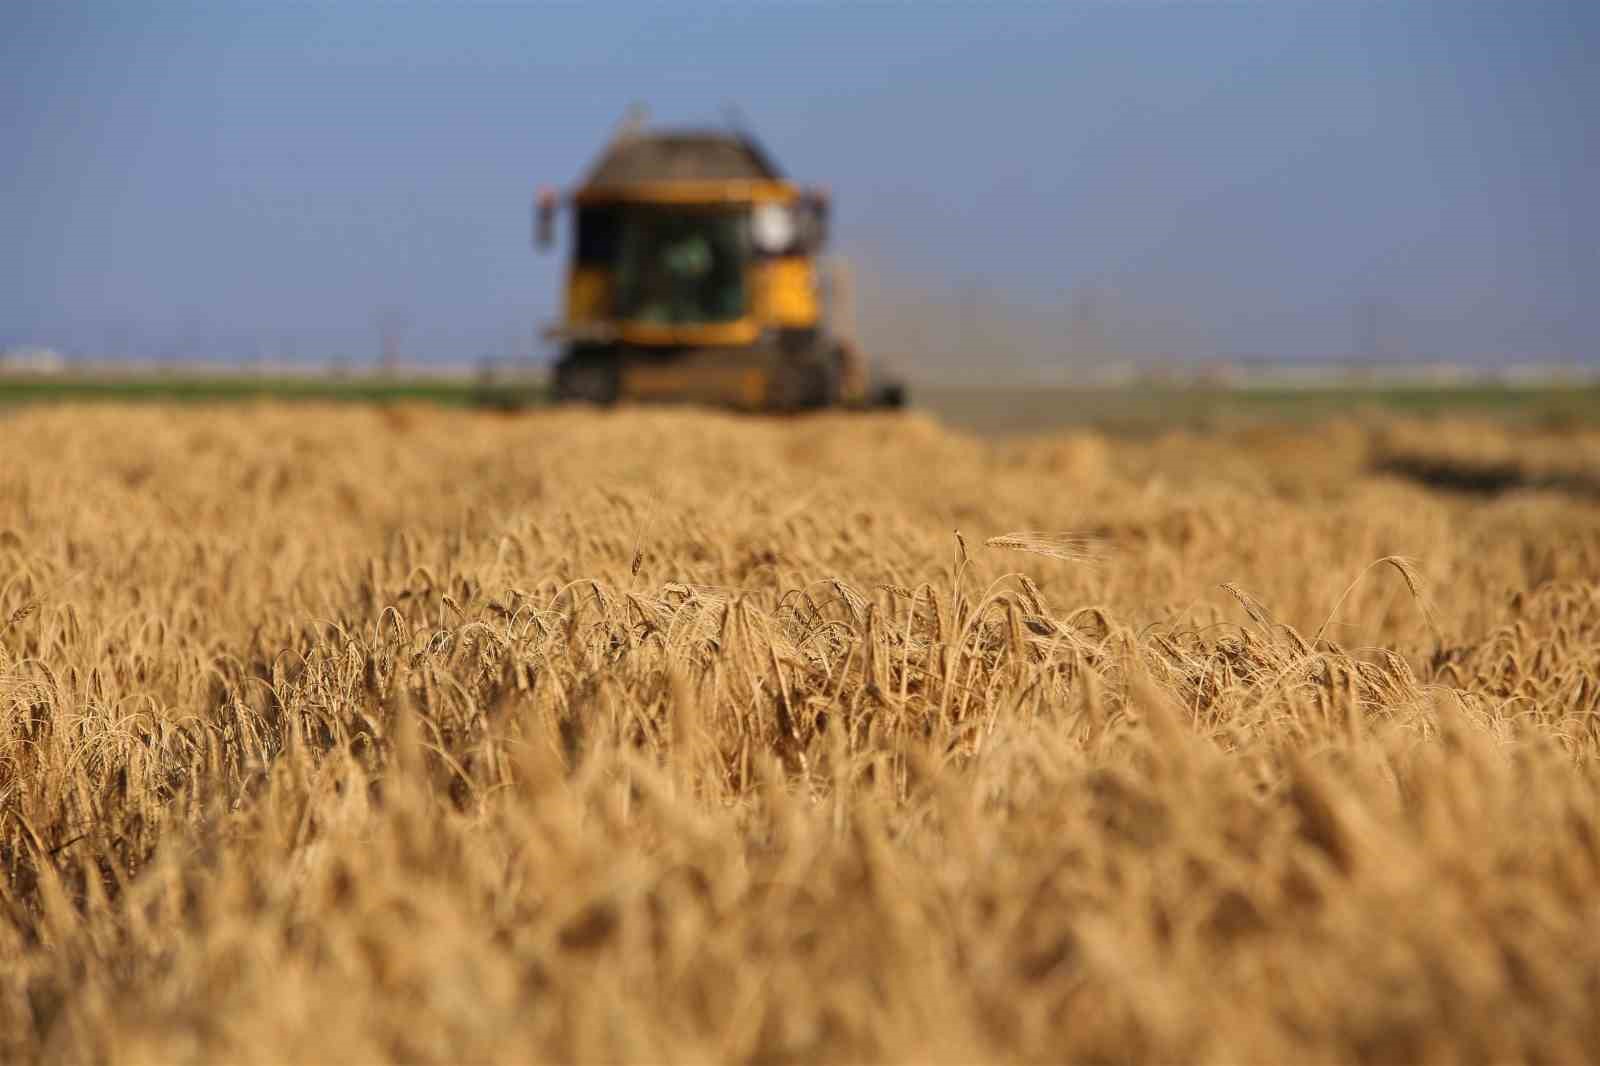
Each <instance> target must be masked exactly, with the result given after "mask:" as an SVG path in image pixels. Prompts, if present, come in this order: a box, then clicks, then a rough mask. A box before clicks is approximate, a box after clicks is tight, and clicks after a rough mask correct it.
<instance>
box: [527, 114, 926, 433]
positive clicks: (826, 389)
mask: <svg viewBox="0 0 1600 1066" xmlns="http://www.w3.org/2000/svg"><path fill="white" fill-rule="evenodd" d="M827 208H828V203H827V197H826V195H825V194H824V193H822V192H820V191H816V190H802V189H800V188H799V187H797V186H796V185H794V184H792V183H791V182H789V181H788V180H786V179H785V178H784V177H783V175H782V174H781V173H780V172H779V171H778V169H777V168H776V167H775V166H774V165H773V163H772V161H771V160H770V159H769V157H768V156H767V154H766V153H765V152H764V151H763V150H762V149H761V147H760V146H759V145H758V144H757V143H756V142H755V141H754V139H753V138H751V137H750V136H749V135H747V134H742V133H727V132H720V131H718V132H705V131H693V130H690V131H662V132H645V131H643V130H640V129H637V128H629V129H624V130H623V131H622V132H621V133H620V134H619V135H618V136H617V137H616V138H615V139H614V140H613V141H612V143H611V144H610V145H609V146H608V147H607V148H606V150H605V152H604V153H603V154H602V155H601V157H600V159H599V160H598V162H596V163H595V165H594V166H593V168H591V170H590V171H589V173H588V175H587V177H585V178H584V180H583V182H582V184H580V185H579V186H578V187H577V189H576V190H573V191H571V192H568V193H560V192H556V191H554V190H544V191H541V193H540V194H539V198H538V203H537V208H536V218H537V222H536V235H535V243H536V244H537V246H538V247H540V248H541V249H547V248H549V247H551V245H552V244H553V243H554V233H555V220H556V215H557V213H558V212H559V211H561V210H563V209H568V210H570V213H571V217H572V221H573V239H572V241H571V245H572V253H571V262H570V265H569V267H568V270H567V275H566V303H565V313H564V316H563V319H562V321H561V322H560V323H559V324H557V325H556V326H554V327H552V328H551V329H549V330H547V331H546V337H547V338H549V339H553V340H558V341H559V342H560V343H561V345H562V352H561V357H560V360H559V361H558V362H557V364H556V367H555V375H554V394H555V397H556V399H557V400H558V401H560V402H569V403H570V402H578V403H593V404H611V403H615V402H617V401H619V400H627V401H679V402H684V401H688V402H701V403H717V404H727V405H732V406H736V407H741V408H745V409H750V410H781V411H797V410H804V409H809V408H821V407H835V406H845V407H871V406H899V405H900V404H902V403H903V402H904V389H903V388H902V387H901V386H900V385H898V384H894V383H889V382H884V381H879V380H875V378H874V376H873V373H872V370H871V368H870V367H869V366H868V365H867V363H866V361H865V360H864V359H863V358H862V357H861V355H860V353H859V351H858V350H857V348H856V345H855V343H854V341H853V339H852V337H851V336H850V330H849V312H850V300H849V296H850V293H849V278H848V275H847V273H846V272H845V270H844V268H843V264H842V263H822V262H820V261H819V253H820V251H821V249H822V247H823V245H824V243H825V239H826V231H827V215H828V210H827Z"/></svg>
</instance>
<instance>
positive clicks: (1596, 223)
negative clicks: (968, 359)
mask: <svg viewBox="0 0 1600 1066" xmlns="http://www.w3.org/2000/svg"><path fill="white" fill-rule="evenodd" d="M5 21H6V24H7V32H6V33H5V34H4V35H0V64H3V69H4V70H5V74H4V81H3V83H0V119H3V120H4V125H3V127H0V128H3V129H4V130H5V131H6V132H5V134H4V135H5V137H6V138H7V140H8V142H9V143H8V144H7V146H6V148H7V150H6V151H5V153H4V154H3V156H0V166H3V167H4V170H5V177H6V188H7V189H8V190H9V195H8V196H7V197H5V198H4V200H3V201H0V234H3V235H4V236H5V244H6V246H7V248H8V249H9V250H10V254H9V255H7V256H5V257H4V258H3V259H0V344H13V343H46V344H53V345H57V346H61V347H64V348H66V349H68V350H74V351H88V352H106V353H111V354H128V355H142V356H144V355H161V354H174V355H184V356H213V357H219V358H246V357H251V356H258V355H267V356H278V355H291V356H296V357H300V358H306V359H313V358H315V359H320V358H323V357H325V356H328V355H332V354H344V355H348V356H352V357H354V358H356V359H358V360H359V359H368V358H371V357H372V356H373V355H374V353H375V352H376V349H377V347H378V330H377V327H376V325H375V321H376V318H377V316H378V315H379V313H380V312H381V311H382V310H383V309H385V308H398V309H401V311H402V312H403V316H404V320H405V322H406V323H407V326H406V329H405V333H404V345H405V347H406V349H407V351H408V353H411V354H415V355H417V356H419V357H432V358H440V359H464V358H474V357H477V356H479V355H483V354H486V353H489V352H504V351H507V350H514V349H517V348H519V347H520V348H522V349H526V348H527V347H528V345H529V340H528V338H529V336H530V335H531V333H532V330H533V326H534V324H535V323H536V322H538V321H540V320H542V319H544V318H546V317H548V316H549V314H550V313H551V309H552V308H553V307H554V306H555V304H556V301H557V295H558V294H557V288H558V282H559V274H558V263H557V260H556V259H555V258H552V257H543V258H541V257H538V256H536V255H535V254H534V253H533V251H532V250H531V248H530V247H529V241H528V229H529V218H528V215H529V201H530V197H531V194H532V191H533V189H534V187H535V186H536V185H538V184H540V183H545V182H553V183H567V182H570V181H572V180H573V179H574V178H576V177H577V176H578V175H579V173H580V172H581V171H582V170H583V168H584V167H585V166H586V165H587V164H588V162H589V160H590V159H591V158H592V156H593V155H594V153H595V152H596V151H597V150H598V149H599V148H600V147H601V145H602V144H603V142H604V140H605V138H606V137H607V135H608V133H609V131H610V129H611V128H612V127H613V126H614V124H615V123H616V122H617V120H618V118H619V117H620V116H621V114H622V113H623V112H624V110H625V109H626V108H627V106H628V105H629V104H630V103H632V102H634V101H643V102H645V103H647V104H648V105H649V107H650V108H651V110H652V112H653V114H654V115H655V116H656V117H657V118H658V119H660V120H663V121H671V122H696V121H698V122H701V123H705V122H710V123H717V122H719V121H721V120H722V116H723V115H724V114H725V112H726V110H727V108H728V106H729V105H734V106H736V107H737V108H738V109H739V111H740V112H741V113H742V114H743V115H744V116H745V120H746V121H747V122H748V124H749V125H750V126H751V127H753V128H754V129H755V130H756V132H757V133H759V134H760V135H761V137H762V138H763V139H764V140H765V141H766V142H767V144H768V145H769V147H770V148H771V149H772V151H773V153H774V154H775V155H776V156H777V157H778V159H779V161H780V163H782V164H783V165H784V166H785V167H786V168H787V169H788V170H789V171H790V172H791V173H792V174H793V175H794V176H796V177H798V178H801V179H804V180H814V181H819V182H822V183H825V184H827V185H828V186H829V187H830V188H831V189H832V190H833V192H834V196H835V202H836V215H835V235H836V238H837V243H838V245H839V247H840V248H841V249H842V250H844V251H846V252H848V253H849V254H850V256H851V258H852V260H853V261H854V262H855V263H856V271H857V274H858V275H866V278H865V280H864V281H863V283H862V285H861V289H862V293H861V303H862V307H861V309H860V315H861V317H862V319H863V321H864V323H865V327H864V328H865V329H866V330H867V331H868V332H869V334H870V335H872V336H874V337H876V338H880V343H883V344H887V345H891V346H894V345H898V346H901V347H917V346H919V345H920V346H925V347H928V348H929V349H930V351H931V349H933V348H935V347H937V344H935V343H933V342H932V341H929V340H928V336H929V330H930V329H931V331H932V333H933V334H935V335H936V339H939V338H942V339H943V340H944V341H945V342H946V344H947V346H948V341H949V335H950V333H951V331H952V328H954V327H949V328H947V327H945V326H941V325H937V324H936V325H934V326H931V327H930V326H929V325H928V323H930V322H932V323H940V322H949V321H952V320H951V319H950V314H951V311H950V309H951V307H952V305H953V304H957V303H960V302H961V301H969V302H976V303H979V304H981V305H982V306H983V307H984V309H985V310H984V314H985V315H986V316H988V317H987V318H986V321H1016V322H1026V323H1027V325H1026V327H1025V328H1024V327H1017V328H1016V329H1015V330H1012V331H1011V332H1010V333H1004V331H1001V332H1000V333H997V334H996V338H995V339H994V340H993V342H992V346H995V347H1004V346H1006V345H1010V346H1013V347H1030V348H1033V349H1047V348H1049V347H1050V346H1051V344H1052V343H1053V341H1052V340H1051V338H1057V337H1062V336H1066V335H1068V334H1071V333H1072V331H1073V330H1075V329H1076V330H1078V331H1079V332H1078V333H1077V334H1074V335H1075V336H1078V337H1079V339H1080V340H1081V338H1082V336H1083V335H1084V331H1085V330H1086V329H1087V327H1086V326H1085V325H1084V323H1085V322H1086V321H1092V324H1093V331H1094V333H1095V335H1096V337H1097V338H1098V340H1097V341H1096V342H1095V343H1096V344H1099V345H1101V346H1104V347H1108V348H1115V349H1117V350H1118V351H1121V352H1124V353H1138V354H1173V355H1191V356H1215V355H1249V356H1271V357H1280V358H1288V359H1295V358H1323V357H1329V356H1340V355H1346V354H1349V353H1351V352H1352V351H1356V352H1360V353H1363V354H1365V353H1368V352H1371V353H1376V354H1378V355H1381V356H1383V357H1387V358H1400V357H1408V356H1425V357H1454V358H1461V359H1464V360H1474V361H1484V360H1496V359H1549V358H1583V359H1588V360H1600V301H1596V300H1595V299H1594V295H1595V294H1596V293H1597V292H1600V208H1597V206H1596V197H1595V193H1594V190H1595V189H1600V64H1596V63H1594V62H1593V60H1592V56H1593V55H1595V54H1596V53H1597V49H1600V4H1594V3H1584V2H1571V3H1557V2H1541V0H1510V2H1504V3H1492V2H1488V0H1481V2H1480V0H1434V2H1430V0H1413V2H1402V0H1388V2H1382V0H1379V2H1371V3H1366V2H1361V0H1315V2H1306V3H1295V2H1291V0H1240V2H1235V3H1225V4H1224V3H1217V4H1211V3H1202V2H1194V0H1190V2H1171V3H1156V2H1145V0H1098V2H1085V3H1059V4H1042V3H1031V4H1016V3H1010V4H1008V3H991V4H982V5H979V4H970V5H969V4H956V3H928V4H820V3H816V4H799V3H762V2H751V0H747V2H744V3H736V4H688V5H667V4H651V3H624V4H599V3H595V4H549V5H520V4H488V3H451V4H444V3H439V4H425V3H385V4H377V3H354V2H349V3H337V4H321V5H314V4H294V3H274V4H244V3H212V4H176V3H149V4H135V3H131V2H130V3H106V4H89V3H66V2H64V3H39V4H29V3H18V2H13V3H12V4H10V5H8V6H7V8H6V12H5ZM940 315H944V316H945V317H944V318H943V319H941V318H940V317H939V316H940ZM918 321H920V322H921V323H922V325H921V326H920V327H918V326H915V323H916V322H918ZM919 330H920V331H919ZM1060 343H1061V345H1062V346H1065V347H1072V346H1073V344H1074V343H1077V342H1071V343H1069V342H1067V341H1061V342H1060ZM1079 346H1080V347H1081V345H1079ZM1005 354H1006V357H1007V358H1009V359H1011V361H1012V362H1013V363H1017V362H1019V361H1020V362H1023V363H1026V362H1027V361H1028V360H1029V359H1047V360H1048V359H1050V358H1055V357H1056V356H1055V355H1054V354H1052V353H1050V352H1044V351H1038V350H1036V351H1033V352H1032V353H1030V354H1028V355H1025V356H1019V355H1017V354H1016V353H1005ZM934 357H935V356H933V355H930V356H929V358H934ZM1002 361H1003V360H1002Z"/></svg>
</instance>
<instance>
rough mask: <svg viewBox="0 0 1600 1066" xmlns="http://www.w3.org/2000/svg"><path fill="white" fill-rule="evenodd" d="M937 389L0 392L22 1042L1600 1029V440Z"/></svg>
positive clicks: (877, 1057)
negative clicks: (747, 394)
mask: <svg viewBox="0 0 1600 1066" xmlns="http://www.w3.org/2000/svg"><path fill="white" fill-rule="evenodd" d="M924 395H925V399H924V401H923V402H925V403H927V404H928V407H929V409H930V410H932V411H939V412H941V414H942V418H943V420H941V418H939V417H935V416H934V415H933V414H931V413H929V411H921V410H919V411H910V412H899V413H883V414H871V415H832V414H827V415H817V416H810V417H800V418H788V419H767V418H757V417H745V416H737V415H731V414H718V413H709V412H701V411H693V410H632V409H621V410H615V411H605V412H592V411H576V410H534V411H530V412H526V413H523V414H519V415H496V414H489V413H482V412H473V411H463V410H447V409H442V408H438V407H433V406H422V405H407V404H391V405H390V406H387V407H383V408H371V407H364V406H357V405H335V404H330V403H326V402H321V401H319V400H317V399H311V398H308V399H307V400H306V401H305V402H302V403H298V404H286V403H280V402H263V403H255V404H249V405H223V404H217V403H215V402H199V403H193V404H187V405H183V406H167V405H160V404H143V405H131V404H127V403H123V402H116V401H115V400H113V401H112V402H102V403H96V404H82V403H65V404H50V405H32V406H19V407H15V408H12V409H11V410H10V411H9V413H8V414H7V416H6V417H5V418H3V419H0V455H3V456H5V457H6V458H5V461H4V462H0V1061H6V1062H62V1061H105V1062H130V1063H133V1062H138V1063H143V1062H162V1063H166V1062H188V1061H193V1062H217V1061H226V1062H235V1063H282V1062H320V1061H361V1062H371V1061H387V1060H408V1061H421V1062H461V1061H473V1062H527V1061H593V1060H603V1061H635V1062H679V1061H683V1062H689V1061H693V1062H704V1061H733V1062H751V1063H756V1062H801V1061H806V1062H811V1061H824V1062H861V1061H885V1062H918V1063H923V1062H941V1061H944V1062H974V1061H1019V1062H1021V1061H1062V1060H1083V1059H1090V1060H1099V1061H1133V1062H1170V1061H1197V1062H1214V1063H1235V1062H1241V1061H1276V1062H1288V1061H1329V1060H1337V1061H1356V1062H1393V1061H1406V1062H1417V1061H1459V1060H1462V1059H1479V1060H1494V1061H1510V1060H1516V1061H1523V1060H1534V1059H1542V1060H1547V1061H1563V1062H1576V1061H1592V1060H1595V1059H1597V1058H1600V1015H1597V1014H1596V1012H1595V1011H1594V1010H1593V1005H1594V1003H1595V1001H1596V997H1597V995H1600V910H1597V909H1596V905H1595V901H1596V899H1600V724H1597V723H1600V717H1597V716H1600V504H1597V502H1596V496H1595V494H1594V493H1593V492H1591V491H1590V487H1591V486H1592V485H1594V484H1595V483H1596V478H1597V476H1600V472H1597V470H1596V469H1595V463H1596V460H1595V459H1594V458H1593V457H1594V456H1596V455H1600V432H1597V431H1596V430H1595V429H1593V428H1588V427H1586V425H1585V423H1584V420H1583V419H1582V418H1581V417H1560V416H1557V417H1537V418H1535V417H1521V416H1520V415H1519V416H1516V417H1510V416H1507V415H1506V412H1505V411H1503V410H1498V409H1497V410H1493V411H1489V410H1479V411H1477V412H1476V414H1473V413H1472V412H1466V413H1463V412H1461V411H1460V410H1456V411H1455V412H1454V413H1451V414H1449V415H1448V416H1447V417H1436V418H1432V419H1429V420H1425V421H1424V420H1418V419H1417V418H1416V417H1415V415H1416V412H1407V411H1405V410H1396V409H1395V408H1394V407H1393V406H1388V407H1385V406H1383V405H1378V406H1377V407H1375V408H1374V409H1372V410H1366V411H1361V412H1359V413H1349V412H1348V411H1347V410H1346V409H1345V407H1344V406H1340V405H1335V407H1334V409H1332V410H1328V411H1322V410H1317V411H1314V412H1311V413H1309V414H1307V416H1306V417H1305V418H1303V419H1287V420H1285V419H1282V418H1279V419H1252V418H1243V419H1237V420H1235V419H1233V418H1232V417H1231V416H1230V417H1227V418H1212V417H1210V416H1209V415H1208V416H1207V417H1205V418H1199V419H1191V418H1189V417H1187V416H1184V417H1179V415H1182V414H1183V412H1181V411H1176V413H1175V409H1172V408H1169V409H1167V411H1166V414H1167V415H1169V416H1171V417H1166V418H1162V417H1160V416H1161V415H1162V411H1161V410H1159V409H1157V410H1155V412H1154V413H1155V414H1156V415H1157V416H1158V417H1157V418H1156V419H1155V420H1154V421H1152V420H1151V419H1149V418H1148V417H1146V418H1143V420H1142V421H1141V423H1140V424H1141V425H1142V426H1143V427H1144V428H1143V429H1141V430H1140V431H1139V432H1137V433H1122V432H1116V433H1111V432H1107V431H1104V430H1102V429H1097V428H1093V427H1092V426H1089V425H1087V423H1088V422H1091V421H1092V419H1083V420H1082V421H1083V422H1084V423H1085V424H1084V425H1077V424H1075V423H1077V422H1079V420H1078V419H1077V418H1076V417H1069V416H1068V415H1065V414H1062V410H1063V408H1062V405H1061V404H1060V403H1057V404H1056V405H1055V406H1054V407H1053V408H1051V407H1049V405H1048V404H1047V403H1046V402H1045V400H1043V399H1038V398H1037V397H1031V398H1030V397H1025V396H1014V397H1012V398H1011V399H1009V400H1007V401H1004V402H1001V401H998V400H996V399H994V398H993V395H992V394H990V398H989V399H986V400H983V401H982V403H979V402H977V401H973V400H972V399H971V395H970V393H969V395H968V396H967V398H966V399H965V400H964V401H962V400H961V398H960V397H957V398H955V399H953V400H951V401H950V402H951V403H957V402H964V403H965V404H966V406H965V407H963V408H961V409H960V410H955V411H952V410H949V409H942V408H941V407H940V406H939V405H940V403H941V402H943V401H941V400H939V399H938V398H937V397H935V396H934V395H933V394H931V393H928V394H924ZM1035 401H1036V402H1037V406H1036V407H1030V406H1029V404H1030V403H1034V402H1035ZM1144 402H1149V401H1148V398H1146V400H1145V401H1144ZM984 405H988V406H987V407H985V406H984ZM997 405H998V406H999V407H1000V408H1001V409H1007V408H1008V409H1009V413H1011V414H1012V415H1016V416H1019V418H1020V416H1021V415H1027V416H1028V418H1033V417H1035V415H1037V416H1038V419H1039V420H1038V421H1037V422H1036V423H1035V424H1031V425H1022V424H1020V423H1019V421H1018V418H1013V419H1012V420H1011V421H1009V422H1008V423H1007V425H1009V426H1010V427H1011V428H1013V429H1016V428H1021V429H1026V430H1028V432H1015V433H1003V434H1002V433H995V432H993V430H994V428H995V424H996V420H997V419H998V414H997V413H996V406H997ZM963 412H964V413H963ZM1105 413H1106V411H1105V410H1104V409H1102V410H1101V411H1100V414H1102V415H1104V414H1105ZM1143 413H1144V414H1146V415H1148V414H1149V413H1150V412H1149V409H1145V411H1144V412H1143ZM1469 415H1470V417H1469ZM1491 416H1492V417H1491ZM985 419H988V420H990V424H989V425H980V423H981V422H983V421H984V420H985ZM963 427H965V428H963ZM979 431H981V432H979Z"/></svg>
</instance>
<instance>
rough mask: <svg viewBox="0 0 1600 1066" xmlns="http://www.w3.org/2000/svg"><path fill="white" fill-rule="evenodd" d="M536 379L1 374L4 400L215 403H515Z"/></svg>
mask: <svg viewBox="0 0 1600 1066" xmlns="http://www.w3.org/2000/svg"><path fill="white" fill-rule="evenodd" d="M543 399H544V388H543V386H541V385H537V384H533V383H523V384H516V383H506V382H494V383H483V382H476V381H469V380H453V379H439V378H392V379H385V378H345V379H341V378H322V377H247V376H239V377H230V376H216V377H198V376H197V377H189V376H176V375H174V376H170V377H168V376H151V377H131V376H130V377H113V376H104V377H98V376H96V377H90V376H81V377H80V376H63V377H37V378H25V377H0V404H17V403H40V402H63V401H69V402H70V401H88V400H108V401H118V402H138V401H151V402H173V401H176V402H192V403H212V402H227V401H242V400H317V401H326V402H350V403H394V402H406V401H411V402H419V403H436V404H441V405H445V406H453V407H460V406H511V405H517V404H526V403H537V402H542V400H543Z"/></svg>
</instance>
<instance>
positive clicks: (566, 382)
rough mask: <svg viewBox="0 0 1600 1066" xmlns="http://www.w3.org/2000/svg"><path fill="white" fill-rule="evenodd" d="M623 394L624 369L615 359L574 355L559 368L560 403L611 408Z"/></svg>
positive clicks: (603, 356)
mask: <svg viewBox="0 0 1600 1066" xmlns="http://www.w3.org/2000/svg"><path fill="white" fill-rule="evenodd" d="M621 392H622V367H621V365H620V364H619V363H618V361H617V359H616V357H615V356H607V355H581V356H574V357H572V358H569V359H567V360H566V361H564V362H563V363H562V364H561V365H560V366H558V367H557V368H556V380H555V398H556V402H557V403H587V404H594V405H595V406H597V407H610V406H611V405H612V404H614V403H616V402H617V398H618V396H619V395H620V394H621Z"/></svg>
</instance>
